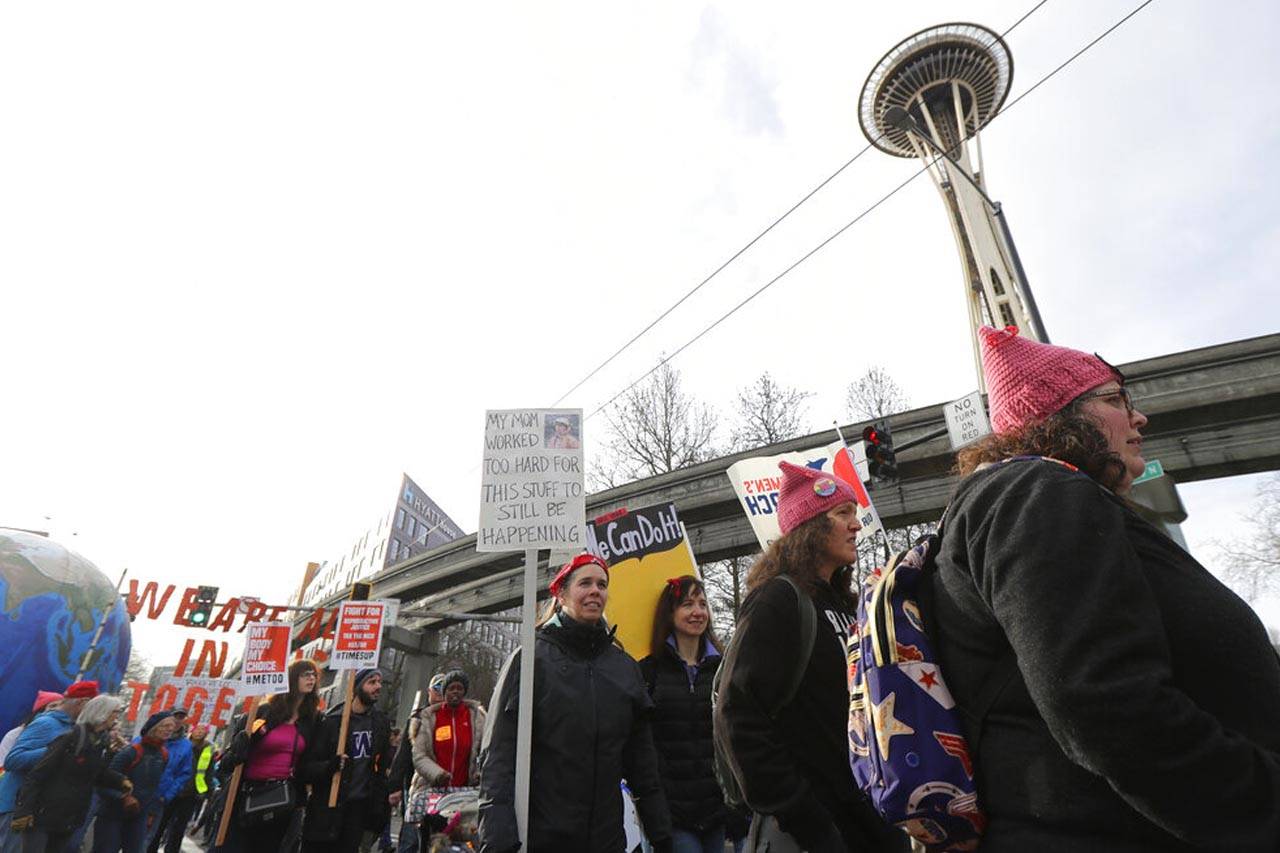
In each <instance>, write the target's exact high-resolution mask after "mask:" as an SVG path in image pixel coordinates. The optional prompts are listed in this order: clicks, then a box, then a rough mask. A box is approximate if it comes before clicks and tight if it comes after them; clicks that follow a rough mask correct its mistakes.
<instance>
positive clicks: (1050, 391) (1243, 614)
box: [928, 327, 1280, 853]
mask: <svg viewBox="0 0 1280 853" xmlns="http://www.w3.org/2000/svg"><path fill="white" fill-rule="evenodd" d="M979 340H980V344H981V349H982V363H983V372H984V374H985V375H986V379H987V389H988V392H989V398H990V403H991V421H992V427H993V428H994V430H995V433H994V434H993V435H991V436H988V437H987V438H985V439H983V440H982V441H980V442H979V443H978V444H976V445H974V446H973V447H971V448H968V449H966V450H963V451H961V452H960V455H959V460H958V469H959V473H960V474H961V476H962V477H964V479H963V480H962V481H961V483H960V485H959V486H958V488H957V492H956V496H955V498H954V499H953V500H952V502H951V505H950V507H949V508H948V510H947V513H946V517H945V521H944V522H943V530H942V535H941V545H940V547H939V550H938V556H937V566H936V570H935V572H934V574H933V575H932V576H931V577H929V578H928V581H929V583H930V586H931V588H932V593H933V595H932V602H933V603H932V610H933V613H932V614H931V616H932V621H933V623H934V624H935V625H936V626H937V629H936V633H935V637H936V639H937V641H938V648H939V650H940V658H941V659H940V663H941V665H942V669H943V671H944V672H945V673H946V680H947V684H948V686H949V687H950V689H951V693H952V695H953V696H954V698H955V701H956V703H957V704H958V705H959V706H960V707H962V708H963V707H966V706H970V707H972V705H973V703H975V701H976V698H977V697H979V696H983V695H985V696H990V697H991V698H990V699H989V700H988V701H987V703H986V705H985V707H986V708H987V709H988V712H987V714H986V715H985V723H984V725H983V726H982V730H981V733H982V739H981V746H980V749H979V750H978V751H977V754H975V755H973V756H972V760H973V767H974V777H975V781H976V782H977V787H978V791H979V793H980V795H981V797H982V800H981V805H982V807H983V810H984V811H985V812H986V814H987V817H988V820H989V824H988V828H987V831H986V834H985V835H984V837H983V840H982V850H983V851H996V853H999V851H1008V850H1018V851H1021V850H1085V849H1088V850H1091V851H1105V850H1224V851H1226V850H1230V851H1233V853H1244V851H1264V850H1265V851H1275V850H1280V660H1278V659H1277V657H1276V654H1275V651H1274V649H1273V648H1272V647H1271V643H1270V642H1269V641H1268V637H1267V631H1266V629H1265V628H1264V626H1263V624H1262V623H1261V621H1260V620H1259V619H1258V617H1257V615H1256V614H1255V613H1254V611H1253V609H1252V608H1251V607H1250V606H1249V605H1248V604H1247V603H1246V602H1244V601H1242V600H1241V599H1240V598H1239V597H1237V596H1236V594H1235V593H1233V592H1232V591H1231V590H1229V589H1227V588H1226V587H1225V586H1223V585H1222V583H1220V582H1219V581H1218V580H1217V579H1216V578H1214V576H1213V575H1211V574H1210V573H1209V572H1208V571H1207V570H1206V569H1205V568H1204V567H1203V566H1201V565H1200V564H1199V563H1198V562H1196V560H1195V559H1193V558H1192V557H1191V555H1190V554H1188V553H1187V552H1186V551H1185V550H1183V549H1182V548H1181V547H1179V546H1178V545H1177V544H1176V543H1175V542H1173V541H1172V540H1171V539H1170V538H1169V537H1168V536H1167V535H1166V534H1165V533H1164V532H1163V531H1161V530H1159V529H1157V528H1155V527H1153V526H1152V525H1151V524H1149V523H1148V522H1147V521H1146V520H1144V519H1143V518H1142V517H1141V516H1140V515H1138V513H1136V512H1135V511H1134V509H1133V507H1132V505H1131V504H1130V503H1129V502H1128V500H1127V499H1126V496H1127V495H1128V494H1129V490H1130V487H1131V486H1132V483H1133V480H1134V478H1135V477H1137V476H1139V475H1140V474H1142V472H1143V469H1144V467H1145V460H1144V458H1143V448H1142V443H1143V442H1142V430H1143V427H1145V426H1146V423H1147V418H1146V416H1145V415H1143V414H1142V412H1140V411H1139V410H1138V409H1137V408H1136V407H1135V406H1134V400H1133V397H1132V395H1131V394H1130V392H1129V389H1128V388H1127V387H1126V386H1125V378H1124V376H1123V375H1121V373H1120V372H1119V371H1118V370H1116V369H1115V368H1114V367H1112V366H1111V365H1109V364H1107V362H1105V361H1103V360H1102V359H1101V358H1100V357H1098V356H1097V355H1094V354H1090V353H1087V352H1080V351H1077V350H1073V349H1068V348H1066V347H1059V346H1052V345H1049V344H1043V343H1039V342H1037V341H1033V340H1028V339H1026V338H1022V337H1020V336H1019V335H1018V333H1017V329H1016V328H1014V327H1009V328H1006V329H1000V330H997V329H993V328H988V327H983V328H982V329H980V330H979ZM995 673H1002V674H1003V679H1002V681H1001V680H996V681H993V680H992V679H993V678H995V676H994V675H993V674H995ZM968 734H972V733H968ZM972 743H973V740H972V739H971V740H970V744H971V745H972Z"/></svg>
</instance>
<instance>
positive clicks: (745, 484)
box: [726, 441, 883, 549]
mask: <svg viewBox="0 0 1280 853" xmlns="http://www.w3.org/2000/svg"><path fill="white" fill-rule="evenodd" d="M784 461H785V462H790V463H791V464H792V465H799V466H801V467H805V468H813V469H815V470H817V471H826V472H827V473H829V474H835V475H836V476H837V477H839V478H840V479H842V480H844V481H845V482H846V483H848V484H849V485H850V486H851V487H852V488H853V491H854V494H855V496H856V498H857V504H858V520H859V521H860V522H861V523H862V529H861V530H859V531H858V541H859V542H864V541H866V540H867V539H869V538H871V537H872V536H874V535H875V534H876V532H877V531H879V530H882V529H883V525H882V524H881V523H880V515H879V513H877V512H876V508H875V506H874V505H873V504H872V503H871V495H870V494H869V493H868V492H867V487H866V486H865V485H864V484H863V482H862V477H861V476H859V473H858V467H857V465H856V464H855V462H854V457H853V453H852V452H850V450H849V448H847V447H845V446H844V444H842V443H841V442H839V441H836V442H833V443H831V444H829V445H827V446H826V447H817V448H814V449H813V450H805V451H793V452H791V453H779V454H777V455H775V456H754V457H752V458H750V459H741V460H739V461H737V462H735V463H733V464H732V465H730V466H729V469H728V471H726V473H727V474H728V475H729V481H730V482H731V483H732V484H733V490H734V492H735V493H736V494H737V496H738V501H739V503H740V505H741V506H742V511H743V512H744V513H745V514H746V516H747V521H749V522H750V523H751V529H752V531H753V532H754V533H755V534H756V539H757V540H758V541H759V542H760V547H761V548H766V549H767V548H768V547H769V546H770V545H771V544H773V542H774V540H776V539H779V538H781V536H782V529H781V528H780V527H779V526H778V494H779V492H780V490H781V488H782V471H780V470H779V469H778V463H779V462H784ZM864 464H865V463H864Z"/></svg>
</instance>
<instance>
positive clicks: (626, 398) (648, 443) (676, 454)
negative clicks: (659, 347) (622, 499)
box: [593, 363, 717, 486]
mask: <svg viewBox="0 0 1280 853" xmlns="http://www.w3.org/2000/svg"><path fill="white" fill-rule="evenodd" d="M608 419H609V435H608V437H607V438H606V439H605V442H604V447H605V453H604V454H602V455H601V456H598V457H597V463H602V464H597V465H595V466H593V467H594V468H595V469H596V471H595V476H594V477H593V480H596V481H598V482H593V485H595V486H600V485H603V486H614V485H617V484H618V483H620V482H627V481H629V480H638V479H640V478H642V477H653V476H656V475H658V474H666V473H668V472H670V471H678V470H680V469H681V468H687V467H688V466H690V465H695V464H697V463H699V462H705V461H707V460H708V459H712V458H714V457H715V456H716V454H717V450H716V446H715V434H716V414H715V412H714V411H713V410H712V408H711V407H710V406H708V405H707V404H705V403H699V402H698V401H696V400H694V399H693V398H692V397H690V396H689V395H688V394H686V393H685V392H684V389H683V388H682V387H681V378H680V371H678V370H676V369H675V368H674V367H672V366H671V365H670V364H668V363H664V364H662V365H661V366H660V367H659V368H658V369H657V370H655V371H654V372H653V374H652V375H650V376H649V378H648V379H646V380H645V381H644V382H641V383H639V384H638V385H636V386H635V387H634V388H632V389H630V390H629V391H627V392H626V393H625V394H623V395H622V399H621V400H619V401H618V403H617V404H615V405H614V406H613V408H611V409H610V410H609V412H608Z"/></svg>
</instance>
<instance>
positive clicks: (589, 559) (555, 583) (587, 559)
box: [547, 554, 609, 595]
mask: <svg viewBox="0 0 1280 853" xmlns="http://www.w3.org/2000/svg"><path fill="white" fill-rule="evenodd" d="M588 563H593V564H595V565H597V566H599V567H600V568H602V569H604V573H605V576H606V577H608V575H609V564H608V563H606V562H605V561H604V560H603V559H601V558H600V557H597V556H596V555H595V554H579V555H578V556H576V557H574V558H573V559H572V560H570V561H569V562H567V563H565V564H564V565H563V566H561V567H560V571H558V572H556V576H555V577H554V578H552V579H551V585H550V586H549V587H547V589H549V590H551V594H552V595H559V594H560V587H561V586H563V585H564V582H565V581H566V580H568V579H569V575H571V574H573V570H574V569H577V568H580V567H582V566H585V565H587V564H588Z"/></svg>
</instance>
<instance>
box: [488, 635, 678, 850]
mask: <svg viewBox="0 0 1280 853" xmlns="http://www.w3.org/2000/svg"><path fill="white" fill-rule="evenodd" d="M533 692H534V695H533V760H532V767H531V780H530V786H529V843H528V845H527V847H525V848H524V851H525V853H622V851H623V850H624V849H625V847H626V835H625V833H624V830H623V826H622V789H621V787H620V783H621V781H622V779H624V778H625V779H626V780H627V784H628V787H630V789H631V793H632V795H633V796H634V797H635V799H636V810H637V811H638V812H639V814H640V820H641V822H642V823H643V825H644V829H645V832H646V833H647V835H648V836H649V839H650V841H652V842H653V844H654V847H655V848H656V849H657V850H660V851H661V850H667V849H670V843H671V841H670V837H671V816H670V814H668V812H667V803H666V799H665V797H664V796H663V794H662V785H661V783H660V782H659V780H658V757H657V754H656V753H655V752H654V748H653V735H652V733H651V731H650V728H649V712H650V710H651V708H652V706H653V703H652V702H651V701H650V699H649V696H648V694H647V693H646V692H645V687H644V681H643V679H642V678H641V677H640V669H639V667H638V666H637V665H636V662H635V661H634V660H632V659H631V658H630V657H629V656H628V655H627V653H626V652H624V651H622V650H621V649H620V648H618V647H617V646H615V645H614V644H613V637H612V635H611V634H610V633H608V632H606V631H605V630H604V629H603V627H602V626H587V625H581V624H578V623H575V622H573V621H572V620H570V619H568V618H567V617H564V616H563V615H561V616H557V617H554V619H553V621H552V622H551V623H548V624H547V625H544V626H543V627H542V628H540V629H539V630H538V636H537V641H536V643H535V645H534V680H533ZM494 697H495V698H494V702H493V704H492V707H491V708H490V712H489V720H488V724H487V726H486V729H485V736H484V742H483V746H482V753H481V759H480V850H481V853H508V851H512V850H515V849H516V848H517V846H518V844H519V837H518V834H517V831H516V817H515V805H514V797H515V775H516V718H517V711H518V708H519V704H520V653H519V652H518V651H517V652H516V653H515V654H513V655H512V657H511V658H510V659H509V660H508V661H507V664H506V666H504V667H503V669H502V674H501V675H500V676H499V678H498V686H497V688H496V690H495V691H494Z"/></svg>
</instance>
